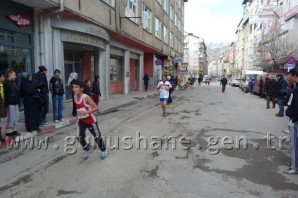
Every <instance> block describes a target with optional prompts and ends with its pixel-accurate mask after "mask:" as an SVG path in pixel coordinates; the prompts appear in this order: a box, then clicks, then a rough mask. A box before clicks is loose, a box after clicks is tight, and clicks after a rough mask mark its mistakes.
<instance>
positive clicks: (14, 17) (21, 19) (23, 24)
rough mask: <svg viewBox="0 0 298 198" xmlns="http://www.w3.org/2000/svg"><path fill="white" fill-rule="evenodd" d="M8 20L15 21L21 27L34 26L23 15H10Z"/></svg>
mask: <svg viewBox="0 0 298 198" xmlns="http://www.w3.org/2000/svg"><path fill="white" fill-rule="evenodd" d="M7 18H9V19H10V20H11V21H13V22H14V23H15V24H17V25H18V26H20V27H26V26H29V25H32V22H31V21H30V20H29V19H27V18H26V17H25V16H23V15H21V14H10V15H8V16H7Z"/></svg>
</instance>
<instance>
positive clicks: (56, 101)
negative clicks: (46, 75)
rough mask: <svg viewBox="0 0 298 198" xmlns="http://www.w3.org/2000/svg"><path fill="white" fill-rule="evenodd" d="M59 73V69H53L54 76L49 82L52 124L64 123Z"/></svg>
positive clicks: (62, 89)
mask: <svg viewBox="0 0 298 198" xmlns="http://www.w3.org/2000/svg"><path fill="white" fill-rule="evenodd" d="M60 75H61V72H60V70H59V69H55V71H54V76H53V77H52V78H51V80H50V92H51V94H52V102H53V122H54V123H56V124H58V123H59V122H65V120H64V119H63V110H64V97H63V95H64V94H65V91H64V84H63V81H62V79H61V78H60Z"/></svg>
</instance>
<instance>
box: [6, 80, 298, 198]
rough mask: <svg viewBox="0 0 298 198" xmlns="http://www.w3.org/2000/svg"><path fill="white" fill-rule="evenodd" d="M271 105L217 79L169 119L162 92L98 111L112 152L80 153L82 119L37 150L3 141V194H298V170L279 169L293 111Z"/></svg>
mask: <svg viewBox="0 0 298 198" xmlns="http://www.w3.org/2000/svg"><path fill="white" fill-rule="evenodd" d="M265 107H266V105H265V100H263V99H259V98H258V97H256V96H254V95H251V94H245V93H242V92H241V91H240V90H239V89H238V88H232V87H230V86H227V89H226V93H221V88H220V86H219V83H218V82H212V83H211V85H210V86H207V85H202V86H201V87H194V88H188V89H187V90H185V91H177V92H176V93H175V97H174V99H173V104H171V105H169V106H168V116H167V117H166V118H164V117H162V116H161V114H162V112H161V109H160V106H159V102H158V98H149V99H145V100H141V101H140V102H138V103H137V104H135V105H132V106H128V107H124V108H121V109H118V110H117V111H115V112H112V113H109V114H105V115H100V116H99V117H98V120H99V125H100V129H101V131H102V133H103V135H104V137H105V138H106V140H107V146H108V147H109V148H110V150H109V153H110V154H109V157H108V158H107V159H105V160H100V159H99V156H100V152H99V151H98V150H97V149H95V150H93V152H92V153H91V155H90V158H89V159H88V160H87V161H83V160H82V154H83V151H82V150H81V148H80V147H79V145H78V143H75V144H72V143H73V142H72V140H74V139H73V135H75V133H76V126H75V125H73V126H70V127H68V128H63V129H59V130H57V131H55V132H53V133H51V134H49V135H48V136H39V137H38V141H40V140H46V142H47V144H42V145H40V146H41V147H40V149H39V148H37V146H35V147H34V148H28V147H27V148H24V147H25V146H24V144H23V145H20V148H19V149H16V148H15V147H14V148H11V149H9V148H3V149H1V150H0V172H1V174H0V175H1V176H0V197H1V198H2V197H5V198H6V197H21V198H24V197H33V198H35V197H36V198H39V197H40V198H43V197H61V198H64V197H72V198H73V197H125V198H126V197H135V198H137V197H146V198H147V197H148V198H149V197H177V198H178V197H229V198H230V197H237V198H238V197H270V198H271V197H298V175H285V174H283V173H282V170H285V169H286V168H287V166H286V163H287V161H289V154H288V150H287V149H288V142H287V141H286V140H285V141H281V140H282V139H283V138H284V136H286V134H284V133H282V132H281V130H282V129H284V128H286V127H287V122H288V119H287V118H286V117H284V118H277V117H275V116H274V114H275V113H277V109H269V110H266V109H265ZM274 138H275V139H274ZM285 138H286V139H287V138H288V137H285ZM75 151H76V152H75Z"/></svg>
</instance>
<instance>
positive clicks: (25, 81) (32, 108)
mask: <svg viewBox="0 0 298 198" xmlns="http://www.w3.org/2000/svg"><path fill="white" fill-rule="evenodd" d="M37 92H38V91H37V90H35V88H34V86H33V83H32V76H31V75H30V74H27V73H26V74H25V73H23V77H22V83H21V88H20V95H21V97H23V104H24V116H25V127H26V130H27V132H32V131H36V130H37V129H38V127H39V124H40V120H41V114H40V109H41V106H40V104H39V100H38V97H39V96H38V93H37Z"/></svg>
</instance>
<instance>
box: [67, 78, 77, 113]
mask: <svg viewBox="0 0 298 198" xmlns="http://www.w3.org/2000/svg"><path fill="white" fill-rule="evenodd" d="M77 80H78V73H76V72H71V73H70V75H69V78H68V84H69V85H71V90H72V85H73V83H74V82H75V81H77ZM71 96H72V115H73V116H77V110H76V104H75V102H74V95H73V91H71Z"/></svg>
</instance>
